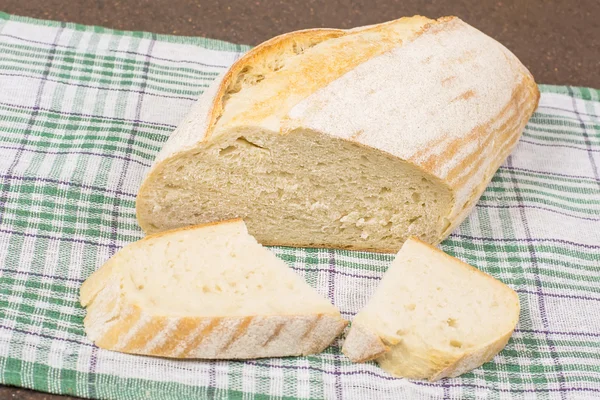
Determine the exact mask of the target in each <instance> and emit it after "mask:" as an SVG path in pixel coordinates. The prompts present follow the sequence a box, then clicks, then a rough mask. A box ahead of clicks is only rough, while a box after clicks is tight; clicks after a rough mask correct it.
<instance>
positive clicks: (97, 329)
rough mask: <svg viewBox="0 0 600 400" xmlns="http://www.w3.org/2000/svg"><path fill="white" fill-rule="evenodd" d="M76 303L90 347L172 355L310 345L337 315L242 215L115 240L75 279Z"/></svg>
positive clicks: (249, 354) (261, 353) (314, 348)
mask: <svg viewBox="0 0 600 400" xmlns="http://www.w3.org/2000/svg"><path fill="white" fill-rule="evenodd" d="M81 304H82V305H83V306H84V307H86V308H87V315H86V317H85V320H84V325H85V331H86V333H87V335H88V337H89V338H90V339H91V340H92V341H94V342H95V343H96V345H98V346H99V347H102V348H105V349H109V350H115V351H120V352H125V353H134V354H145V355H152V356H163V357H175V358H203V359H236V358H239V359H245V358H257V357H280V356H292V355H305V354H311V353H318V352H320V351H322V350H323V349H325V348H326V347H327V346H328V345H329V344H330V343H331V342H332V341H333V340H334V339H335V338H336V337H337V336H338V335H339V334H340V333H341V331H342V330H343V329H344V327H345V326H346V323H347V322H346V321H345V320H343V319H342V318H341V316H340V312H339V311H338V310H337V309H336V308H335V307H334V306H333V305H332V304H331V303H330V302H329V301H328V300H327V299H326V298H324V297H323V296H321V295H319V294H318V293H317V292H316V291H315V290H314V289H313V288H312V287H310V286H309V285H308V284H307V283H306V282H305V281H304V280H303V279H302V278H301V277H300V276H299V275H297V274H296V273H295V272H294V271H292V270H291V269H290V268H289V267H288V266H287V265H285V263H284V262H283V261H281V260H279V259H278V258H277V257H276V256H275V255H274V254H273V253H271V252H270V251H269V250H267V249H266V248H264V247H262V246H261V245H260V244H258V243H257V242H256V240H255V239H254V238H253V237H252V236H250V235H249V234H248V232H247V230H246V226H245V224H244V222H243V221H242V220H232V221H225V222H220V223H216V224H206V225H199V226H192V227H188V228H183V229H178V230H173V231H168V232H164V233H160V234H156V235H152V236H147V237H146V238H144V239H142V240H140V241H137V242H135V243H131V244H129V245H127V246H125V247H124V248H123V249H121V250H120V251H119V252H117V253H116V254H115V255H114V256H113V257H112V258H111V259H110V260H109V261H107V262H106V264H104V265H103V266H102V267H101V268H100V269H99V270H98V271H96V272H95V273H94V274H92V275H91V276H90V277H89V278H88V279H87V280H86V281H85V282H84V284H83V286H82V287H81Z"/></svg>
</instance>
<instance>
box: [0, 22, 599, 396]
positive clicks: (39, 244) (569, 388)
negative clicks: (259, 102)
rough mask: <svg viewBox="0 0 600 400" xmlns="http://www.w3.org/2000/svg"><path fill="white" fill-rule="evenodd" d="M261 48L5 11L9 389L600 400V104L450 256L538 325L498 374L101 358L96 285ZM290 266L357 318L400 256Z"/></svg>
mask: <svg viewBox="0 0 600 400" xmlns="http://www.w3.org/2000/svg"><path fill="white" fill-rule="evenodd" d="M247 49H248V47H244V46H238V45H233V44H229V43H224V42H220V41H214V40H209V39H202V38H183V37H171V36H162V35H155V34H149V33H138V32H119V31H113V30H108V29H103V28H97V27H88V26H80V25H73V24H64V23H57V22H46V21H38V20H33V19H28V18H22V17H15V16H11V15H7V14H2V13H0V382H1V383H4V384H8V385H17V386H23V387H28V388H33V389H36V390H41V391H48V392H54V393H63V394H73V395H77V396H82V397H91V398H102V399H105V398H106V399H108V398H115V399H138V398H148V399H185V398H230V399H237V398H240V399H296V398H300V399H305V398H311V399H321V398H328V399H425V398H436V399H442V398H443V399H446V398H482V399H483V398H486V399H495V398H517V399H529V398H542V399H546V398H551V399H554V398H556V399H564V398H569V399H573V398H579V399H589V398H600V172H599V171H600V91H598V90H594V89H586V88H576V87H556V86H545V85H542V86H541V91H542V98H541V101H540V106H539V108H538V110H537V112H536V113H535V115H534V116H533V118H532V119H531V121H530V122H529V124H528V125H527V128H526V129H525V132H524V135H523V139H522V140H521V142H520V143H519V145H518V146H517V148H516V150H515V151H514V153H513V154H512V156H511V157H509V159H508V160H507V161H506V163H505V164H504V165H503V166H502V167H501V168H500V169H499V170H498V172H497V174H496V176H495V177H494V179H493V181H492V183H491V184H490V186H489V188H488V189H487V191H486V192H485V194H484V195H483V197H482V198H481V200H480V201H479V203H478V204H477V208H476V209H475V210H474V212H473V213H472V215H471V216H470V217H469V218H468V219H467V220H466V221H465V222H464V223H463V224H462V225H461V226H460V228H459V229H457V231H456V232H454V233H453V234H452V235H451V236H450V238H449V239H447V240H446V241H445V242H444V243H442V245H441V247H442V248H443V250H445V251H447V252H448V253H450V254H453V255H455V256H457V257H459V258H461V259H463V260H465V261H466V262H468V263H470V264H472V265H475V266H477V267H479V268H480V269H482V270H483V271H485V272H488V273H490V274H492V275H494V276H495V277H497V278H500V279H501V280H502V281H504V282H506V283H507V284H509V285H510V286H511V287H513V288H514V289H515V290H516V291H517V292H518V293H519V297H520V300H521V320H520V322H519V325H518V327H517V329H516V331H515V333H514V335H513V337H512V339H511V340H510V342H509V343H508V345H507V347H506V348H505V349H504V351H502V352H501V353H500V355H498V356H497V357H496V358H494V360H493V361H492V362H489V363H487V364H485V365H484V366H483V367H481V368H478V369H476V370H475V371H473V372H471V373H468V374H466V375H463V376H462V377H460V378H454V379H444V380H442V381H441V382H437V383H428V382H411V381H407V380H404V379H394V378H392V377H391V376H389V375H387V374H386V373H385V372H383V371H382V370H381V369H379V368H378V367H377V366H376V364H375V363H372V362H371V363H366V364H353V363H351V362H349V360H348V359H347V358H345V357H344V356H343V355H342V353H341V352H340V343H339V342H336V343H335V344H334V345H333V346H331V347H330V348H328V349H327V350H326V351H325V352H324V353H323V354H319V355H313V356H308V357H298V358H280V359H262V360H250V361H218V362H204V361H178V360H169V359H159V358H151V357H141V356H132V355H125V354H119V353H114V352H110V351H104V350H100V349H98V348H96V347H95V346H94V345H93V344H92V343H91V342H90V341H89V340H88V339H87V338H86V336H85V334H84V331H83V326H82V318H83V316H84V310H82V309H81V307H80V306H79V304H78V292H79V286H80V285H81V283H82V282H83V281H84V279H85V278H87V277H88V276H89V275H90V274H91V273H92V271H94V270H95V269H96V268H98V267H100V266H101V265H102V264H103V263H104V261H106V260H107V259H108V258H109V257H110V256H111V255H112V254H113V253H114V252H115V251H116V250H117V249H119V248H120V247H122V246H124V245H125V244H127V243H129V242H132V241H135V240H137V239H139V238H141V237H142V232H141V230H140V229H139V227H138V226H137V224H136V219H135V209H134V200H135V195H136V192H137V189H138V187H139V185H140V183H141V180H142V178H143V176H144V173H145V172H146V171H147V170H148V167H149V166H150V164H151V162H152V160H153V158H154V156H155V154H156V153H157V152H158V151H159V149H160V148H161V145H162V144H163V143H164V141H165V140H166V139H167V137H168V136H169V133H170V132H171V131H172V130H173V128H174V127H175V126H176V125H177V123H178V122H179V121H180V120H181V119H182V117H183V116H184V114H185V113H186V111H187V110H188V109H189V108H190V106H191V105H192V103H193V102H194V100H195V99H196V98H197V97H198V95H199V94H201V93H202V91H203V90H204V89H205V88H206V87H207V86H208V84H209V83H210V81H211V80H212V79H213V78H214V77H215V76H216V75H217V74H218V73H220V72H221V71H223V70H224V69H225V68H227V66H228V65H230V64H231V63H232V62H233V61H234V60H236V59H237V58H238V57H239V56H240V54H241V53H242V52H244V51H246V50H247ZM272 250H273V251H274V252H275V253H276V254H277V256H279V257H280V258H281V259H283V260H285V261H286V262H287V263H288V265H290V266H291V267H292V268H294V270H295V271H296V272H297V273H299V274H301V275H302V276H304V277H305V278H306V280H307V281H308V282H309V283H310V284H311V285H312V286H314V287H315V288H317V290H318V291H319V292H320V293H322V294H324V295H326V296H328V297H329V298H330V299H331V300H332V301H333V302H334V303H335V304H336V305H337V306H338V307H339V308H340V309H341V310H342V313H343V315H344V317H346V318H347V319H351V318H352V316H353V315H354V314H355V313H356V312H357V310H359V308H361V306H362V305H363V304H365V302H366V300H367V298H368V297H369V295H370V293H372V291H373V290H374V288H375V287H376V286H377V284H378V282H379V280H380V278H381V276H382V274H383V272H384V270H385V269H386V267H387V266H388V265H389V263H390V262H391V260H392V258H393V256H392V255H381V254H369V253H364V252H351V251H338V250H327V249H294V248H283V247H275V248H272Z"/></svg>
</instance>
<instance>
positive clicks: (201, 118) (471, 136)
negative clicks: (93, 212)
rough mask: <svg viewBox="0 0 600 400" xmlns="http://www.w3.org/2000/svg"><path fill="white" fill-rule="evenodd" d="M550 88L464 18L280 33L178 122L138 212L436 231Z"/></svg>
mask: <svg viewBox="0 0 600 400" xmlns="http://www.w3.org/2000/svg"><path fill="white" fill-rule="evenodd" d="M538 99H539V92H538V89H537V86H536V85H535V82H534V81H533V77H532V76H531V74H530V73H529V72H528V71H527V69H526V68H525V67H524V66H523V65H522V64H521V63H520V62H519V60H518V59H517V58H516V57H515V56H514V55H513V54H512V53H511V52H510V51H508V50H507V49H506V48H505V47H503V46H502V45H501V44H499V43H498V42H496V41H495V40H493V39H491V38H490V37H488V36H486V35H484V34H483V33H481V32H480V31H478V30H476V29H474V28H472V27H471V26H469V25H467V24H466V23H464V22H462V21H461V20H460V19H458V18H455V17H445V18H441V19H438V20H431V19H428V18H424V17H418V16H417V17H412V18H402V19H399V20H396V21H391V22H388V23H384V24H379V25H373V26H367V27H362V28H357V29H351V30H336V29H315V30H307V31H300V32H293V33H289V34H286V35H282V36H279V37H276V38H274V39H272V40H269V41H267V42H265V43H263V44H262V45H260V46H258V47H256V48H254V49H253V50H251V51H249V52H248V53H247V54H246V55H245V56H243V57H242V58H240V59H239V60H238V61H237V62H236V63H235V64H234V65H233V66H232V67H231V68H230V70H229V71H228V72H227V73H225V74H224V75H223V76H221V77H220V78H219V79H217V81H216V82H215V83H214V84H213V86H212V87H211V88H210V89H208V90H207V92H206V93H205V94H204V95H203V96H202V97H201V99H200V101H199V102H198V103H197V104H196V105H195V106H194V107H193V108H192V110H191V111H190V113H189V115H188V116H187V117H186V118H185V120H184V121H182V123H181V124H180V126H179V127H178V128H177V130H176V131H175V132H174V133H173V134H172V135H171V137H170V138H169V140H168V142H167V143H166V144H165V146H164V148H163V149H162V151H161V152H160V154H159V155H158V157H157V158H156V161H155V163H154V165H153V166H152V168H151V170H150V172H149V174H148V176H147V177H146V179H145V181H144V183H143V185H142V187H141V189H140V192H139V195H138V198H137V216H138V221H139V223H140V225H141V227H142V228H143V229H144V230H145V231H146V232H148V233H155V232H160V231H163V230H166V229H171V228H175V227H180V226H185V225H189V224H194V223H201V222H210V221H218V220H223V219H228V218H234V217H242V218H243V219H244V220H245V221H246V223H247V225H248V229H249V231H250V233H251V234H253V235H254V236H255V237H256V238H257V240H258V241H259V242H261V243H263V244H279V245H292V246H324V247H336V248H349V249H360V250H371V251H397V250H398V249H399V248H400V246H401V244H402V242H403V241H404V240H405V239H406V238H407V237H408V236H409V235H415V236H418V237H419V238H421V239H423V240H425V241H426V242H429V243H438V242H440V241H441V240H442V239H443V238H444V237H446V236H447V235H448V234H449V233H450V232H451V231H452V230H453V229H454V227H456V226H457V225H458V224H459V223H460V222H461V221H463V219H464V218H465V217H466V215H467V214H468V213H469V211H470V210H471V208H472V207H473V206H474V204H475V203H476V201H477V199H478V198H479V197H480V195H481V193H482V192H483V190H484V189H485V187H486V186H487V184H488V183H489V181H490V179H491V177H492V175H493V174H494V173H495V171H496V169H497V168H498V166H499V165H500V164H501V163H502V162H503V161H504V160H505V158H506V157H507V155H508V154H509V153H510V151H511V150H512V148H513V147H514V146H515V144H516V143H517V141H518V140H519V137H520V135H521V132H522V130H523V128H524V126H525V124H526V122H527V120H528V119H529V117H530V116H531V114H532V113H533V111H534V109H535V108H536V105H537V102H538ZM290 221H294V223H293V225H292V224H290Z"/></svg>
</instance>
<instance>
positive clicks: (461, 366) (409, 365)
mask: <svg viewBox="0 0 600 400" xmlns="http://www.w3.org/2000/svg"><path fill="white" fill-rule="evenodd" d="M409 241H410V242H413V243H414V244H418V245H420V246H424V248H419V254H420V255H421V256H422V257H424V258H426V257H427V255H428V254H429V252H435V254H436V255H437V256H440V257H442V260H439V259H436V260H430V261H429V262H430V263H433V262H436V263H437V262H440V263H446V262H447V263H452V264H455V268H456V266H458V265H459V266H460V268H464V269H467V270H469V271H470V272H472V273H474V274H476V275H478V276H479V277H480V278H483V279H485V281H487V282H486V283H485V285H486V286H485V287H486V288H488V289H489V288H491V285H494V286H496V287H498V288H500V287H502V290H503V291H504V292H505V293H504V296H507V299H510V300H509V301H508V303H510V306H509V307H510V308H507V309H506V310H505V311H506V312H507V313H509V312H510V313H511V314H510V315H514V319H511V320H510V324H508V325H507V328H508V329H502V330H501V331H499V332H497V334H496V333H495V334H494V337H493V339H492V340H489V341H487V342H483V343H479V344H478V345H477V346H475V347H473V348H469V349H465V350H463V351H462V352H449V351H446V350H443V348H434V347H431V348H428V347H427V346H425V347H414V346H415V342H414V341H412V342H408V341H406V340H405V338H404V337H402V336H399V337H396V336H389V332H388V334H385V333H383V332H384V330H382V326H386V325H385V324H383V325H382V323H380V322H378V321H379V320H378V318H379V317H377V316H375V315H374V313H373V310H372V309H371V311H366V310H367V309H366V308H365V309H363V311H361V312H360V313H359V314H357V315H356V316H355V317H354V320H353V321H352V325H351V327H350V331H349V332H348V334H347V335H346V339H345V341H344V344H343V347H342V351H343V352H344V354H345V355H346V356H347V357H348V358H349V359H350V360H351V361H353V362H365V361H370V360H376V361H377V362H378V363H379V364H380V366H381V367H382V368H383V369H384V370H386V371H387V372H389V373H390V374H392V375H395V376H398V377H405V378H410V379H427V380H429V381H437V380H439V379H442V378H446V377H456V376H459V375H462V374H464V373H466V372H469V371H471V370H473V369H475V368H477V367H479V366H481V365H482V364H484V363H486V362H488V361H490V360H492V359H493V358H494V356H495V355H496V354H498V353H499V352H500V351H501V350H502V349H503V348H504V347H505V346H506V344H507V343H508V340H509V339H510V337H511V335H512V333H513V331H514V328H515V326H516V324H517V322H518V318H519V310H520V305H519V297H518V295H517V293H516V292H515V291H514V290H512V289H511V288H509V287H508V286H506V285H504V284H503V283H502V282H500V281H498V280H496V279H494V278H493V277H492V276H490V275H488V274H486V273H484V272H482V271H480V270H479V269H477V268H475V267H473V266H471V265H469V264H467V263H465V262H463V261H461V260H459V259H457V258H455V257H452V256H450V255H448V254H446V253H444V252H442V251H441V250H439V249H438V248H436V247H434V246H431V245H430V244H428V243H426V242H424V241H422V240H420V239H418V238H417V237H414V236H413V237H410V238H409ZM408 243H409V242H408V241H407V243H405V246H406V245H407V244H408ZM413 243H410V244H411V245H414V244H413ZM392 268H393V266H392ZM412 268H418V266H416V265H414V266H412ZM388 289H389V287H388ZM438 289H439V288H438ZM380 294H381V293H380ZM376 295H377V294H376ZM388 295H389V296H391V297H392V298H393V293H389V292H386V296H388ZM374 296H375V295H374ZM392 304H394V303H393V302H392ZM417 306H418V305H417ZM398 307H402V305H398ZM379 311H380V312H393V309H388V308H386V309H383V310H382V309H379ZM429 318H434V317H433V316H431V315H429ZM459 323H460V322H459ZM509 326H510V327H509ZM387 327H388V328H389V326H387ZM392 329H393V330H394V329H397V327H393V328H392ZM435 334H436V333H435V332H433V331H432V332H431V335H435ZM426 337H427V335H426V336H425V339H423V340H424V341H425V342H427V338H426ZM459 340H461V339H459ZM432 342H433V340H432ZM409 343H412V347H411V344H409ZM395 346H402V347H399V349H402V350H403V353H402V352H400V353H398V352H397V353H394V350H396V348H395ZM386 355H387V356H386ZM409 356H414V359H412V358H411V359H410V360H412V361H414V360H418V361H421V362H405V363H399V361H400V360H406V358H405V357H409ZM423 364H426V366H427V368H426V369H425V370H426V371H428V373H424V372H423V371H424V368H423Z"/></svg>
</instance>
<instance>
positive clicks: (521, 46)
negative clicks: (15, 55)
mask: <svg viewBox="0 0 600 400" xmlns="http://www.w3.org/2000/svg"><path fill="white" fill-rule="evenodd" d="M0 9H1V10H3V11H6V12H9V13H13V14H19V15H27V16H31V17H36V18H45V19H53V20H61V21H71V22H78V23H82V24H89V25H103V26H107V27H111V28H117V29H125V30H143V31H152V32H157V33H167V34H175V35H192V36H208V37H212V38H216V39H223V40H228V41H231V42H236V43H246V44H252V45H256V44H258V43H260V42H262V41H264V40H266V39H269V38H271V37H272V36H274V35H277V34H280V33H284V32H289V31H292V30H297V29H303V28H313V27H329V28H349V27H354V26H360V25H366V24H373V23H377V22H382V21H387V20H390V19H394V18H398V17H401V16H406V15H414V14H422V15H425V16H427V17H431V18H437V17H440V16H443V15H457V16H458V17H460V18H462V19H463V20H464V21H466V22H467V23H469V24H471V25H473V26H475V27H476V28H478V29H480V30H482V31H483V32H485V33H487V34H488V35H490V36H492V37H494V38H495V39H497V40H499V41H500V42H501V43H503V44H504V45H506V47H508V48H509V49H510V50H512V51H513V52H514V53H515V54H516V55H517V57H519V59H521V61H523V63H524V64H525V65H526V66H527V67H528V68H529V69H530V70H531V72H532V73H533V75H534V76H535V78H536V81H537V82H541V83H551V84H559V85H567V84H568V85H578V86H591V87H596V88H600V73H598V71H600V18H598V16H600V1H598V0H579V1H569V0H562V1H561V0H556V1H548V0H546V1H544V0H501V1H498V0H493V1H490V0H455V1H440V0H433V1H431V0H429V1H426V0H354V1H342V0H287V1H286V0H234V1H224V0H221V1H219V0H206V1H191V0H138V1H127V0H95V1H92V0H0Z"/></svg>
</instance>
